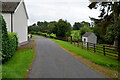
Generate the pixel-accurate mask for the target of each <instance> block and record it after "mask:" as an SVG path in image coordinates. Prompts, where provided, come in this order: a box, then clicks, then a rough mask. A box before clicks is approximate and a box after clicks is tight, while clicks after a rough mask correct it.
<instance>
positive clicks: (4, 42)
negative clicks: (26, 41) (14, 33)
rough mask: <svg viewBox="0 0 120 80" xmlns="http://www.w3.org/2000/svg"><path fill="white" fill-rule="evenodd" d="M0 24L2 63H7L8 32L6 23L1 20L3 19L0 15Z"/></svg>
mask: <svg viewBox="0 0 120 80" xmlns="http://www.w3.org/2000/svg"><path fill="white" fill-rule="evenodd" d="M0 20H1V21H0V22H1V23H2V24H1V26H2V34H1V36H2V39H1V41H2V49H1V51H2V61H7V59H8V57H9V38H8V32H7V28H6V23H5V21H4V19H3V17H2V16H1V15H0Z"/></svg>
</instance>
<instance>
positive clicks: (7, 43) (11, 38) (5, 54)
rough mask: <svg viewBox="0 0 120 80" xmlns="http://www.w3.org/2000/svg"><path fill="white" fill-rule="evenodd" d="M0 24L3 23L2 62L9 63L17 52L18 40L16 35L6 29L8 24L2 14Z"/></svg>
mask: <svg viewBox="0 0 120 80" xmlns="http://www.w3.org/2000/svg"><path fill="white" fill-rule="evenodd" d="M0 22H1V23H2V24H1V26H2V34H0V36H1V37H2V39H1V41H0V42H2V49H0V53H1V52H2V53H1V54H0V55H1V57H2V58H1V57H0V60H2V63H4V62H6V61H8V60H9V59H10V58H11V57H12V56H13V54H14V52H15V51H16V48H17V46H18V38H17V35H16V34H15V33H9V34H8V32H7V28H6V22H5V20H4V19H3V17H2V16H1V14H0Z"/></svg>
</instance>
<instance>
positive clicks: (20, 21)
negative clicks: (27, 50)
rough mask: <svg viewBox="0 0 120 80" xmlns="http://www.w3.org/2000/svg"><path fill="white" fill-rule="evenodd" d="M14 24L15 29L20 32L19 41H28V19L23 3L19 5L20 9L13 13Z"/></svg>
mask: <svg viewBox="0 0 120 80" xmlns="http://www.w3.org/2000/svg"><path fill="white" fill-rule="evenodd" d="M13 26H14V28H13V31H14V32H17V34H18V37H19V43H21V42H24V41H27V40H28V37H27V26H28V20H27V16H26V13H25V9H24V5H23V3H22V4H21V5H20V6H19V8H18V10H17V11H16V12H15V13H14V15H13Z"/></svg>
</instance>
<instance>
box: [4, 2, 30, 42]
mask: <svg viewBox="0 0 120 80" xmlns="http://www.w3.org/2000/svg"><path fill="white" fill-rule="evenodd" d="M15 1H16V2H15ZM2 15H3V18H4V19H5V21H6V24H7V30H8V32H17V35H18V38H19V43H22V42H25V41H27V40H28V37H27V35H28V32H27V26H28V14H27V11H26V7H25V3H24V1H23V0H2Z"/></svg>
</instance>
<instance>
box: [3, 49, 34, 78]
mask: <svg viewBox="0 0 120 80" xmlns="http://www.w3.org/2000/svg"><path fill="white" fill-rule="evenodd" d="M33 57H34V50H31V49H28V50H18V51H16V53H15V54H14V56H13V57H12V58H11V59H10V60H9V61H8V62H6V63H5V64H3V65H2V77H3V78H25V76H26V74H27V70H28V68H29V65H30V63H31V62H32V59H33Z"/></svg>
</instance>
